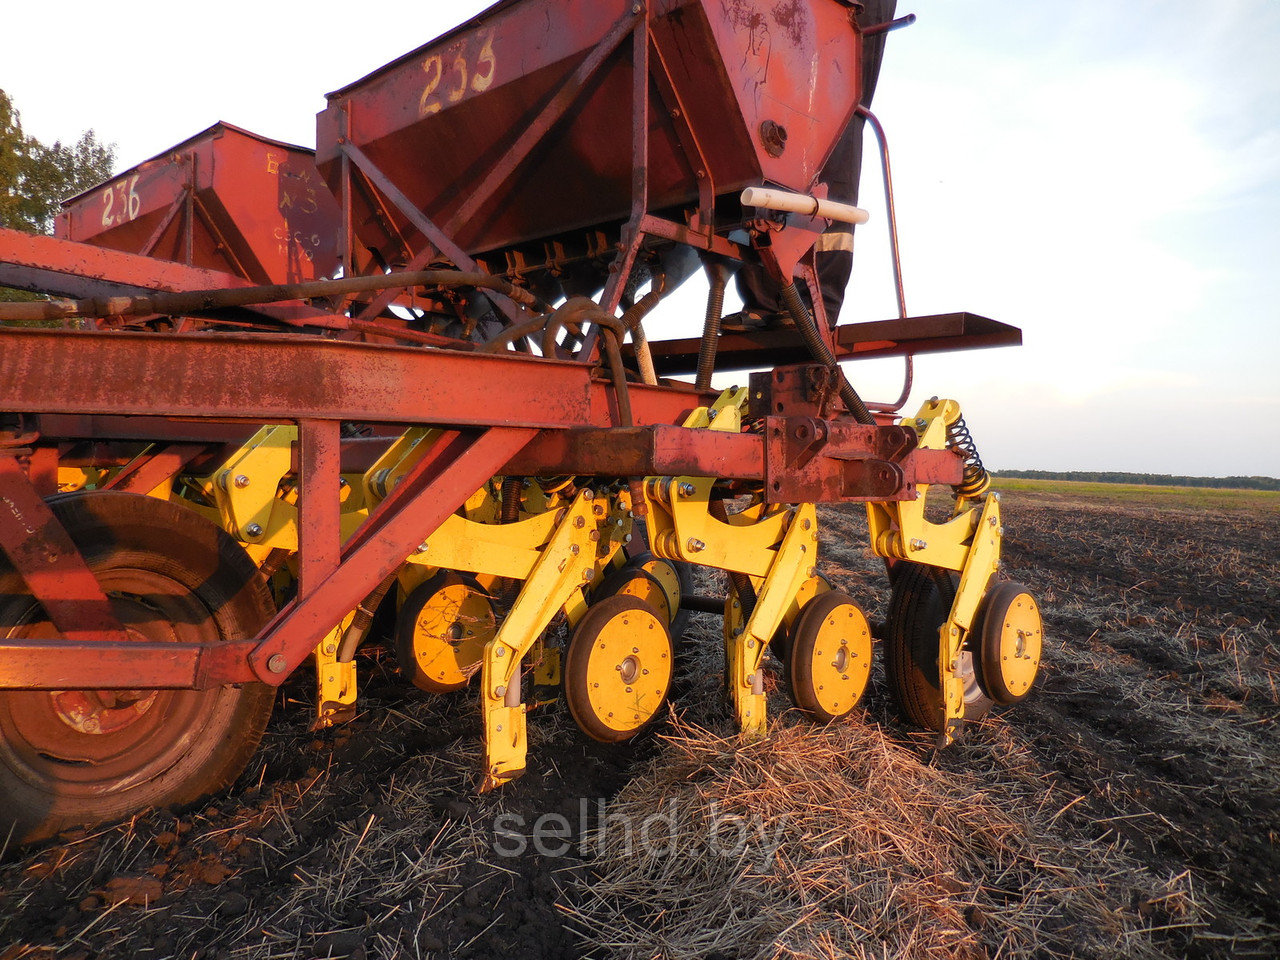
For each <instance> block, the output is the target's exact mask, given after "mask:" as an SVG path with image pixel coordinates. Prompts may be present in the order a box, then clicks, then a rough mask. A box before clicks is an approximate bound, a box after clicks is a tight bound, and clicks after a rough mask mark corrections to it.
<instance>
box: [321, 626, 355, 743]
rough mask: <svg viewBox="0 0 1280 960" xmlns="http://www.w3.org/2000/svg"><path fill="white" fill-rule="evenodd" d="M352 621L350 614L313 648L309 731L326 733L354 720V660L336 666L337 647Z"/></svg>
mask: <svg viewBox="0 0 1280 960" xmlns="http://www.w3.org/2000/svg"><path fill="white" fill-rule="evenodd" d="M354 618H355V611H354V610H353V611H352V612H351V613H349V614H347V616H345V617H344V618H343V619H342V622H341V623H340V624H338V626H337V627H335V628H334V629H333V631H332V632H331V633H330V634H329V635H328V636H327V637H325V638H324V639H323V640H322V641H320V643H319V645H318V646H317V647H316V650H315V663H316V717H315V720H313V721H312V723H311V729H312V730H324V729H328V728H329V727H333V726H336V725H338V724H340V723H346V722H347V721H348V720H350V719H352V718H353V717H354V716H355V710H356V706H355V705H356V664H355V661H354V660H351V661H349V662H347V663H339V662H338V643H339V641H340V640H341V639H342V634H343V631H345V630H346V629H347V627H348V626H350V625H351V621H352V620H353V619H354Z"/></svg>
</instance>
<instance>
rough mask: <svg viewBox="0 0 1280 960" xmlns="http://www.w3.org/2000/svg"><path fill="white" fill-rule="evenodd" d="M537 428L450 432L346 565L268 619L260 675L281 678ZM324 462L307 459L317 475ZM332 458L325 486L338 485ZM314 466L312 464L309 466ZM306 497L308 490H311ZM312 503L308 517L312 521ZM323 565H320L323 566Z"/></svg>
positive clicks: (366, 530)
mask: <svg viewBox="0 0 1280 960" xmlns="http://www.w3.org/2000/svg"><path fill="white" fill-rule="evenodd" d="M536 433H537V432H536V431H534V430H529V429H521V428H514V427H493V428H491V429H489V430H486V431H484V432H482V433H480V434H479V435H466V434H459V433H449V434H446V435H445V436H444V437H442V438H440V439H439V440H437V442H436V444H435V445H434V447H433V448H432V450H431V451H430V452H429V453H428V455H427V456H426V457H424V458H423V460H422V461H421V462H420V463H419V464H418V465H417V466H416V467H415V468H414V469H413V470H411V471H410V472H409V473H408V474H406V475H405V477H404V479H403V481H402V482H401V483H400V485H399V486H397V487H396V488H395V490H394V491H393V492H392V494H391V495H390V496H389V497H387V499H386V500H384V501H383V502H382V503H380V504H379V505H378V507H377V508H376V509H375V510H374V512H373V513H372V514H371V515H370V517H369V519H368V520H367V521H366V522H365V523H364V525H363V526H362V527H361V529H360V530H358V531H357V532H356V534H355V536H353V537H352V538H351V539H350V540H349V541H347V543H345V544H344V545H343V547H342V552H341V561H342V562H341V565H340V566H337V567H335V568H333V569H332V570H331V571H330V572H329V573H328V574H327V575H325V576H322V577H321V578H319V579H318V580H313V582H312V583H311V584H310V585H308V584H306V583H303V584H301V585H300V586H301V589H300V591H299V594H298V598H297V599H296V600H295V601H294V602H293V603H292V604H290V605H289V606H288V607H286V608H285V609H284V610H282V611H281V612H280V614H279V615H278V616H277V617H276V619H275V620H273V621H272V622H271V624H269V625H268V626H267V629H266V631H265V633H264V635H263V637H262V642H261V643H260V644H259V645H258V647H257V648H256V649H255V650H254V651H253V653H252V654H251V655H250V657H249V662H250V664H251V665H252V667H253V669H254V671H255V672H256V673H257V675H258V677H259V678H260V679H262V680H264V681H266V682H268V683H275V684H279V683H282V682H283V681H284V679H285V678H286V677H287V676H288V675H289V674H290V673H291V672H292V671H293V670H294V668H296V667H297V666H298V664H300V663H301V662H302V661H303V660H304V659H305V658H306V656H307V654H308V653H310V652H311V651H312V650H313V649H314V648H315V646H316V644H317V643H319V642H320V640H321V639H323V638H324V636H325V634H327V633H328V632H329V631H330V630H331V629H332V628H333V625H334V624H335V623H337V622H338V621H339V620H340V619H341V618H342V617H343V616H344V615H345V614H347V613H349V612H350V611H352V610H354V609H355V607H356V605H357V604H358V603H359V602H360V601H361V600H363V599H364V598H365V597H367V596H368V595H369V593H370V592H371V591H372V590H373V588H374V587H376V586H377V585H378V584H379V583H381V582H382V581H383V580H385V579H386V578H387V577H388V576H389V575H390V574H391V573H393V572H394V571H395V570H396V569H397V568H399V566H400V565H401V564H402V563H404V560H405V557H407V556H408V555H409V554H410V553H411V552H413V551H414V550H415V549H416V547H417V545H418V544H419V543H421V542H422V541H423V540H425V539H426V538H427V537H428V536H430V535H431V534H432V532H434V531H435V529H436V528H437V527H438V526H440V524H441V523H443V522H444V520H445V518H446V517H448V516H449V515H450V514H452V513H453V512H454V511H455V510H457V509H458V508H459V507H460V506H462V504H463V503H464V502H466V500H467V498H468V497H470V496H471V495H472V494H473V493H475V491H476V490H478V489H479V488H480V486H481V485H482V484H483V483H484V482H485V481H486V480H488V479H489V478H490V477H492V476H493V475H494V474H496V473H497V472H498V471H499V470H500V469H501V468H502V466H503V464H505V463H506V462H507V461H508V460H510V459H511V458H512V457H514V456H515V455H516V454H517V453H518V452H519V451H520V450H521V449H522V448H523V447H524V446H525V445H526V444H527V443H529V441H530V440H532V439H533V438H534V437H535V436H536ZM317 466H318V464H308V463H306V462H305V461H304V463H303V474H304V476H305V475H308V473H309V472H310V475H311V476H312V477H313V483H314V478H315V476H316V473H315V471H316V468H317ZM334 466H335V464H334V461H333V460H332V459H331V460H330V467H329V470H330V472H329V475H328V476H323V475H322V476H320V477H319V480H320V483H321V484H322V489H324V488H327V487H331V488H332V489H336V488H337V482H338V474H337V471H336V469H334ZM309 467H310V470H309ZM303 499H304V501H305V494H304V498H303ZM306 509H307V508H306V506H305V503H304V507H303V510H304V514H303V519H302V522H303V523H304V524H305V523H306V522H307V514H306V512H305V511H306ZM317 572H318V571H317Z"/></svg>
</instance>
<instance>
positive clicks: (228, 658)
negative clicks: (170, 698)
mask: <svg viewBox="0 0 1280 960" xmlns="http://www.w3.org/2000/svg"><path fill="white" fill-rule="evenodd" d="M255 645H256V641H252V640H247V641H235V642H230V643H219V644H209V645H206V644H194V643H147V642H142V641H135V642H131V643H107V642H101V641H72V640H26V639H24V640H14V639H5V638H3V637H0V688H3V689H6V690H74V689H85V690H134V689H145V690H152V689H155V690H166V689H169V690H182V689H195V690H204V689H207V688H210V687H218V686H222V685H223V684H226V683H246V682H249V681H251V680H255V679H257V678H256V676H255V675H254V673H253V671H252V670H251V669H250V667H249V660H248V657H249V653H250V651H252V650H253V648H254V646H255Z"/></svg>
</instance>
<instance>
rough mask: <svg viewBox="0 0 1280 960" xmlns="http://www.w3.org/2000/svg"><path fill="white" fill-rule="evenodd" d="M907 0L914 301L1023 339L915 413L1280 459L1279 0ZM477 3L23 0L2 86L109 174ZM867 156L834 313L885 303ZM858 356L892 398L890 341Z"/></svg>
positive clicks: (291, 120)
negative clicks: (1006, 327)
mask: <svg viewBox="0 0 1280 960" xmlns="http://www.w3.org/2000/svg"><path fill="white" fill-rule="evenodd" d="M530 2H536V0H530ZM582 2H588V0H582ZM899 3H900V7H899V12H900V13H906V12H915V13H917V14H918V15H919V22H918V23H917V24H916V25H915V26H913V27H911V28H909V29H907V30H903V31H900V32H898V33H895V34H893V35H891V36H890V38H889V48H888V51H887V53H886V57H885V63H884V69H883V72H882V74H881V79H880V85H879V89H878V92H877V95H876V101H875V104H874V110H875V112H876V113H877V115H878V116H879V117H880V118H881V120H882V121H883V122H884V124H885V126H886V128H887V131H888V135H889V139H890V146H891V148H892V156H893V163H894V179H895V185H896V187H897V194H898V207H899V210H898V214H899V225H900V229H901V233H902V247H903V261H904V272H905V278H906V283H907V305H908V308H909V309H910V311H911V312H912V313H913V314H929V313H943V312H949V311H953V310H969V311H972V312H974V313H979V314H983V315H985V316H989V317H992V318H994V319H997V320H1002V321H1004V322H1006V323H1011V324H1014V325H1016V326H1020V327H1021V328H1022V329H1023V331H1024V338H1025V346H1024V347H1022V348H1021V349H1017V348H1012V349H1000V350H986V351H978V352H973V353H963V354H953V355H932V356H926V357H920V358H919V359H918V361H917V374H916V384H917V387H916V390H915V393H914V394H913V395H912V400H911V404H910V405H909V406H914V405H915V404H917V403H919V402H920V401H922V400H924V399H927V398H928V397H929V396H930V395H931V394H940V395H944V396H953V397H955V398H956V399H958V400H960V402H961V404H962V406H963V407H964V409H965V411H966V416H967V418H968V420H969V423H970V426H971V427H972V428H973V431H974V434H975V436H976V438H977V440H978V442H979V448H980V449H981V451H982V452H983V456H984V458H985V459H986V461H987V462H988V464H989V465H991V466H993V467H995V468H997V469H999V468H1001V467H1004V468H1042V469H1080V470H1107V469H1112V470H1135V471H1150V472H1157V473H1181V474H1193V475H1210V476H1214V475H1217V476H1223V475H1230V474H1264V475H1270V476H1280V270H1278V269H1277V262H1278V261H1280V67H1278V66H1277V59H1276V58H1277V51H1278V50H1280V3H1276V2H1274V0H1215V2H1213V3H1191V2H1189V0H1128V2H1125V3H1114V2H1110V0H1077V2H1075V3H1071V4H1058V3H1055V4H1047V3H1029V2H1026V0H988V2H982V3H979V2H977V0H916V2H914V3H912V2H910V0H899ZM486 5H487V4H486V3H483V2H477V0H451V2H447V3H445V2H438V0H417V2H412V3H410V2H401V0H382V2H379V3H377V4H374V5H370V6H368V7H365V8H359V7H356V8H352V7H350V6H349V5H342V6H341V7H339V6H338V5H333V6H332V7H330V5H327V4H312V5H309V6H297V5H292V4H291V5H284V4H275V3H263V2H255V3H248V2H244V0H223V2H221V3H218V4H216V5H195V4H192V5H178V4H174V3H172V2H151V0H147V2H129V0H120V2H116V3H111V4H104V3H101V2H84V0H58V2H56V3H44V4H38V3H21V4H18V3H14V4H9V5H8V9H6V11H5V15H4V23H5V33H6V34H7V35H8V37H9V38H10V40H9V42H7V43H6V44H5V53H4V57H3V59H0V87H2V88H3V89H5V90H7V91H8V92H9V93H10V95H11V96H12V97H13V100H14V102H15V104H16V106H17V107H18V109H19V110H20V111H21V114H22V121H23V124H24V127H25V128H26V130H27V131H28V132H29V133H31V134H33V135H35V136H37V137H39V138H40V139H42V140H46V141H50V140H53V139H56V138H62V139H74V138H75V137H76V136H78V134H79V133H80V131H81V130H83V129H85V128H87V127H93V128H95V129H96V131H97V133H98V134H99V136H100V138H101V139H103V140H105V141H108V142H114V143H115V144H116V145H117V155H118V160H119V164H120V166H121V167H122V168H123V167H127V166H130V165H133V164H135V163H138V162H140V161H142V160H144V159H147V158H148V157H150V156H152V155H154V154H156V153H159V152H161V151H163V150H164V149H166V148H167V147H169V146H172V145H173V144H175V143H177V142H179V141H181V140H182V139H184V138H186V137H188V136H190V135H191V134H192V133H195V132H197V131H199V130H201V129H203V128H204V127H206V126H208V125H209V124H211V123H213V122H215V121H217V120H226V121H228V122H231V123H235V124H238V125H240V126H243V127H247V128H249V129H250V130H254V131H255V132H258V133H261V134H264V135H267V136H272V137H276V138H279V139H282V140H289V141H293V142H297V143H304V144H307V145H312V144H313V143H314V139H315V125H314V117H315V114H316V113H317V112H318V111H319V110H321V109H322V108H323V106H324V99H323V95H324V93H326V92H327V91H330V90H333V89H336V88H338V87H340V86H343V85H345V84H346V83H349V82H350V81H352V80H355V79H357V78H359V77H361V76H363V75H364V74H366V73H368V72H369V71H371V70H373V69H375V68H376V67H378V66H380V65H381V64H383V63H385V62H387V61H388V60H391V59H392V58H394V57H396V56H398V55H400V54H402V53H404V52H406V51H408V50H410V49H412V48H413V47H415V46H418V45H419V44H421V43H423V42H426V41H427V40H429V39H430V38H431V37H433V36H435V35H436V34H438V33H440V32H442V31H443V30H444V29H447V28H448V27H450V26H452V25H454V24H455V23H457V22H458V21H460V20H462V19H464V18H466V17H467V16H469V15H471V14H473V13H475V12H478V11H479V10H481V9H482V8H483V7H484V6H486ZM339 10H341V13H339V12H338V11H339ZM331 11H332V12H331ZM15 37H29V38H32V41H31V42H29V43H16V42H13V40H12V38H15ZM875 175H876V174H875V168H874V166H873V165H869V166H868V168H867V170H866V172H865V173H864V181H863V205H864V206H866V207H868V208H870V209H871V210H872V213H873V220H872V222H871V223H870V224H868V225H867V227H865V228H861V229H860V233H859V241H858V244H859V246H858V254H857V257H856V258H855V259H856V266H855V277H854V281H853V284H852V287H851V290H850V293H849V297H850V305H851V310H852V314H851V316H846V317H845V318H844V319H846V320H848V319H855V320H879V319H885V318H889V317H892V316H894V315H895V312H896V308H895V305H894V301H893V296H892V283H891V280H890V275H889V269H888V263H887V259H886V256H885V251H884V246H885V245H884V242H883V228H884V218H883V209H882V203H881V202H880V199H879V194H880V190H879V184H878V182H877V180H876V179H875ZM688 286H689V288H690V289H689V290H688V291H687V292H686V291H682V292H681V293H682V296H681V297H679V298H678V302H677V303H676V304H675V306H674V309H673V310H669V311H668V321H667V323H668V324H669V327H670V328H671V329H679V330H680V331H681V332H684V333H686V335H687V334H689V333H691V332H694V331H696V329H697V328H698V327H699V326H700V324H701V295H700V293H699V292H698V291H697V290H696V289H695V288H694V285H693V284H690V285H688ZM848 370H849V373H850V376H851V378H852V379H853V381H854V383H855V385H856V386H858V388H859V390H860V391H861V392H862V393H863V395H864V396H866V397H867V398H868V399H888V398H889V397H891V396H893V395H896V393H897V391H898V387H899V383H898V377H899V371H900V367H899V364H898V363H897V362H896V361H895V362H890V361H883V362H870V363H858V364H851V365H849V367H848Z"/></svg>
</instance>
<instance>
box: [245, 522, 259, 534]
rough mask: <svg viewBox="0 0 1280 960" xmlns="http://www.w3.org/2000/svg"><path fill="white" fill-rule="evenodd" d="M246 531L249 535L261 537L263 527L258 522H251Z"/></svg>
mask: <svg viewBox="0 0 1280 960" xmlns="http://www.w3.org/2000/svg"><path fill="white" fill-rule="evenodd" d="M244 533H245V536H247V537H260V536H262V527H260V526H259V525H258V524H256V523H251V524H249V525H248V526H247V527H245V528H244Z"/></svg>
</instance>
